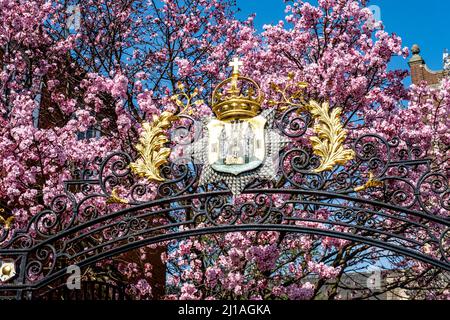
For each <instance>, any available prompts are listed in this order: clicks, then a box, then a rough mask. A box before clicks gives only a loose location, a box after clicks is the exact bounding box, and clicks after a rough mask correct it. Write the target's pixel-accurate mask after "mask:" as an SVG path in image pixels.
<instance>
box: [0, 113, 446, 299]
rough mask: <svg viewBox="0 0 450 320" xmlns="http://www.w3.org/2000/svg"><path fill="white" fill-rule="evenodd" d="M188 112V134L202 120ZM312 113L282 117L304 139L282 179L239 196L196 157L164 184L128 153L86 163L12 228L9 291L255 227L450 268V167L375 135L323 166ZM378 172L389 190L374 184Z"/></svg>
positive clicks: (4, 236)
mask: <svg viewBox="0 0 450 320" xmlns="http://www.w3.org/2000/svg"><path fill="white" fill-rule="evenodd" d="M184 118H185V119H184V121H183V123H184V125H183V126H182V127H181V129H183V130H184V131H185V133H186V134H185V137H188V136H189V135H188V133H189V132H190V131H192V128H193V121H194V120H193V119H192V118H189V117H184ZM310 120H311V119H310V118H309V115H308V114H306V113H299V112H297V110H296V109H295V108H292V109H290V110H287V111H285V112H284V113H283V114H281V115H279V116H278V119H277V126H278V128H279V130H280V131H281V132H282V133H283V134H284V135H286V136H289V137H290V138H291V139H292V141H293V143H292V144H291V145H290V146H288V147H287V148H286V149H285V150H284V151H283V152H282V153H281V154H280V167H279V179H278V181H277V182H266V181H258V180H255V181H253V182H251V183H250V184H249V185H248V186H247V187H246V188H245V191H244V193H243V195H242V196H240V197H238V198H233V197H232V195H231V193H230V191H229V190H228V189H227V187H226V186H225V185H223V184H220V183H218V184H210V185H208V186H202V187H199V186H198V177H199V172H200V170H201V165H200V164H194V163H190V162H189V161H187V162H185V163H182V162H176V163H175V162H172V163H170V165H167V166H165V167H163V169H162V175H163V176H164V178H165V179H166V181H165V182H163V183H161V184H159V185H156V184H153V183H150V182H148V181H145V180H139V179H138V178H136V177H135V176H134V175H133V174H132V173H131V172H130V169H129V167H128V166H129V164H130V163H131V162H132V161H133V159H134V158H133V156H132V155H129V154H127V153H124V152H114V153H112V154H110V155H108V156H107V157H105V158H104V159H99V158H98V159H95V160H94V161H93V162H92V163H86V164H84V166H83V168H80V169H77V170H75V171H74V179H73V180H69V181H66V182H65V192H64V193H62V194H61V195H58V196H56V197H55V198H54V199H53V201H52V202H51V203H50V206H49V207H48V208H47V209H46V210H44V211H42V212H40V213H39V214H37V215H36V216H34V217H33V218H32V219H31V221H30V222H29V223H28V225H27V226H24V227H23V228H21V229H15V230H14V232H12V231H10V230H6V229H5V228H3V229H1V230H0V244H1V245H0V259H1V260H4V259H10V260H13V261H14V262H15V265H16V268H17V276H16V277H15V278H13V279H11V280H10V281H8V282H5V283H0V296H2V297H4V298H5V297H8V298H18V299H21V298H32V296H33V292H35V291H36V290H41V289H42V288H45V287H46V286H48V285H49V284H51V283H54V282H55V281H58V280H60V279H62V278H63V277H65V276H66V268H67V267H68V266H69V265H73V264H76V265H78V266H79V267H81V268H84V267H87V266H89V265H92V264H94V263H96V262H98V261H101V260H102V259H106V258H110V257H112V256H115V255H118V254H120V253H124V252H127V251H129V250H132V249H135V248H138V247H141V246H144V245H148V244H153V243H159V242H163V241H169V240H173V239H182V238H185V237H190V236H196V235H204V234H211V233H223V232H237V231H249V230H253V231H255V230H256V231H265V230H271V231H283V232H291V233H303V234H313V235H320V236H329V237H335V238H341V239H346V240H349V241H354V242H358V243H363V244H368V245H371V246H373V247H378V248H382V249H385V250H388V251H392V252H395V253H398V254H400V255H404V256H408V257H411V258H414V259H417V260H418V261H422V262H424V263H428V264H430V265H433V266H435V267H437V268H441V269H443V270H450V245H449V244H450V218H449V210H450V201H449V198H450V196H449V194H450V191H449V181H448V173H447V172H441V171H439V170H436V169H435V168H434V167H433V166H432V161H431V160H430V159H429V158H427V156H426V154H424V153H423V152H422V151H421V150H419V149H418V148H415V147H414V146H410V145H408V144H407V143H405V142H403V141H401V140H400V139H393V140H391V141H387V140H386V139H384V138H382V137H380V136H378V135H374V134H366V135H363V136H361V137H359V138H356V139H353V140H351V139H350V140H351V141H350V142H351V148H353V150H354V151H355V154H356V157H355V159H354V160H352V161H350V162H349V163H347V164H346V165H345V166H337V167H336V168H335V169H334V170H333V171H329V172H322V173H315V172H314V168H316V167H317V166H318V165H319V161H320V159H319V158H317V157H316V156H315V155H314V154H313V153H312V151H311V150H310V149H308V148H307V147H302V144H301V143H300V142H299V141H301V139H303V138H304V135H305V133H306V129H307V127H308V126H309V125H310ZM177 129H180V127H178V128H177ZM296 141H297V142H298V143H296ZM369 176H372V177H373V179H375V180H376V181H378V182H382V185H381V184H379V186H372V187H371V186H370V185H367V182H368V179H369ZM364 185H366V186H368V188H359V189H358V187H361V186H364ZM355 189H357V190H359V191H355ZM113 190H115V193H114V192H113ZM113 193H114V194H113ZM117 194H119V195H120V197H121V198H123V199H122V201H117V198H115V197H114V195H117ZM124 200H126V201H124ZM118 202H119V203H118ZM120 202H122V203H120ZM123 202H127V203H123ZM319 213H320V214H319Z"/></svg>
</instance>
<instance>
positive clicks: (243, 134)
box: [207, 116, 267, 176]
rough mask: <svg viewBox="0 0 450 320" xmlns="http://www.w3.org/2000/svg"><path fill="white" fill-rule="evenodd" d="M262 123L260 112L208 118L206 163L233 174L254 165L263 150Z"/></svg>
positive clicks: (261, 157) (252, 167)
mask: <svg viewBox="0 0 450 320" xmlns="http://www.w3.org/2000/svg"><path fill="white" fill-rule="evenodd" d="M266 123H267V120H266V119H265V118H263V117H262V116H257V117H254V118H251V119H246V120H234V121H220V120H217V119H214V120H212V121H210V122H209V123H208V125H207V129H208V133H209V135H208V136H209V139H208V153H207V154H208V164H209V165H210V166H211V167H212V168H213V169H214V170H215V171H217V172H223V173H229V174H233V175H236V176H237V175H239V174H240V173H243V172H247V171H251V170H254V169H256V168H258V167H259V166H260V165H261V164H262V163H263V161H264V158H265V154H266V148H265V138H264V127H265V125H266Z"/></svg>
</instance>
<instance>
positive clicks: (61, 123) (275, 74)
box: [0, 0, 450, 299]
mask: <svg viewBox="0 0 450 320" xmlns="http://www.w3.org/2000/svg"><path fill="white" fill-rule="evenodd" d="M365 6H366V2H365V1H362V0H360V1H356V0H319V2H318V5H317V6H313V5H311V4H310V3H308V2H303V1H289V4H288V5H287V7H286V17H285V19H284V20H283V21H280V22H279V23H278V24H276V25H267V26H265V27H264V31H263V32H262V33H260V34H259V33H258V32H257V31H256V30H255V28H254V27H253V23H252V22H253V17H249V18H248V19H247V20H245V21H239V20H237V19H235V17H234V14H235V7H234V4H233V2H232V1H229V0H213V1H205V0H184V1H170V0H162V1H143V0H121V1H112V0H89V1H75V0H72V1H44V0H34V1H20V0H14V1H8V0H3V1H2V0H0V9H1V10H0V19H1V20H2V21H3V23H2V25H1V26H0V67H1V71H0V113H1V114H2V116H1V117H0V154H1V155H2V156H1V157H0V206H1V207H2V208H4V209H5V210H6V211H7V212H8V214H10V215H14V217H15V225H14V227H17V228H18V227H20V226H24V225H25V224H26V223H27V222H28V221H29V220H30V219H31V217H33V216H34V215H35V214H37V213H38V212H39V211H41V210H42V209H44V208H45V206H46V205H48V203H49V201H50V200H51V199H52V197H54V196H55V195H57V194H58V193H60V192H62V191H63V190H62V188H63V181H64V180H67V179H69V178H70V177H71V175H72V174H73V170H72V169H73V168H74V167H77V166H80V165H82V164H83V163H84V162H85V161H86V160H89V159H93V158H95V157H97V156H100V157H101V156H105V155H106V154H108V153H109V152H111V151H113V150H123V151H126V152H131V153H132V152H134V151H135V150H134V145H135V144H136V141H137V139H138V135H139V133H140V130H141V128H140V127H141V123H142V122H143V121H146V120H151V118H152V116H153V115H155V114H156V115H157V114H160V112H161V110H163V109H164V110H172V109H173V108H174V107H175V106H174V103H173V101H172V100H171V99H170V96H172V94H174V93H176V91H177V87H179V83H182V84H183V86H184V88H185V89H186V91H190V92H192V91H194V89H197V90H198V92H199V95H200V97H201V98H203V99H204V101H209V99H210V95H211V91H212V90H211V89H212V88H213V86H214V85H215V84H217V83H218V82H219V81H220V80H222V79H225V78H226V77H227V74H228V73H227V64H228V61H229V60H230V59H231V57H232V56H234V55H239V56H241V57H242V59H243V62H244V66H243V70H242V72H243V73H244V74H246V75H248V76H251V77H253V78H254V79H256V80H257V81H258V82H259V83H261V87H262V89H263V91H264V93H265V96H266V101H265V103H264V107H272V106H271V105H270V104H269V103H268V102H269V101H270V100H272V99H276V97H277V92H276V90H274V86H273V84H276V85H279V86H283V85H284V84H286V82H287V81H288V79H291V80H293V81H296V82H300V81H303V82H306V83H308V87H307V88H306V89H305V99H307V100H308V99H316V100H321V101H329V102H330V106H331V107H332V108H334V107H338V106H339V107H342V108H343V117H344V123H345V127H346V128H347V130H349V132H350V137H355V136H356V135H359V134H361V133H366V132H374V131H375V132H377V133H380V134H382V135H384V136H385V137H386V138H388V139H389V138H392V137H394V136H400V138H402V139H405V140H407V141H409V142H411V143H417V144H419V145H420V146H421V147H422V148H423V149H424V150H428V152H429V153H430V154H431V155H432V156H433V159H434V162H435V165H436V166H440V167H441V168H444V169H448V145H449V139H450V132H449V129H448V128H449V123H448V121H449V120H448V117H446V115H447V114H448V113H449V111H450V110H449V109H450V100H449V92H450V91H449V82H448V81H443V83H442V86H441V87H440V88H438V89H433V88H429V87H427V86H425V85H423V86H417V87H415V86H413V87H412V88H405V86H404V85H403V80H404V79H405V77H406V76H407V72H406V71H404V70H391V69H389V68H388V65H389V62H390V61H391V59H392V57H393V56H403V57H405V58H406V57H407V56H408V50H407V49H406V48H403V47H402V44H401V39H400V37H398V36H397V35H395V34H389V33H388V32H387V31H385V30H384V27H383V25H382V24H381V23H379V22H377V23H373V19H372V14H371V12H370V10H369V9H367V8H366V7H365ZM70 8H72V9H70ZM74 8H76V10H73V9H74ZM74 14H75V15H74ZM288 75H290V77H288ZM289 81H290V80H289ZM405 101H407V105H406V106H404V105H403V104H404V103H405ZM210 113H211V111H210V109H209V108H208V106H207V104H206V103H204V104H202V105H198V106H197V108H196V109H195V110H194V112H193V117H196V118H199V119H200V118H201V117H203V116H204V115H207V114H210ZM88 133H90V134H91V135H89V134H88ZM307 136H308V135H306V137H307ZM298 143H307V142H306V140H305V141H303V140H302V141H299V142H298ZM284 200H286V199H283V198H280V197H276V196H274V201H279V202H283V201H284ZM316 214H317V215H318V216H321V217H323V219H326V217H327V216H328V215H329V214H330V212H328V211H326V210H323V211H320V212H316ZM155 251H156V252H157V253H158V255H159V254H160V253H161V252H163V253H162V257H161V258H162V260H163V262H164V263H165V265H166V270H165V271H166V274H167V283H166V288H165V296H164V297H165V298H167V299H220V298H222V299H240V298H247V299H319V298H326V299H337V298H339V290H341V289H342V288H343V285H342V281H341V280H342V279H343V276H344V275H345V274H346V272H349V271H352V272H358V271H363V270H365V269H366V268H367V265H370V264H373V261H379V260H383V259H384V260H389V264H386V265H389V266H391V267H385V268H386V269H390V268H391V269H392V268H393V267H392V266H396V267H397V268H395V270H399V271H398V272H399V273H400V275H399V276H397V277H395V279H394V280H393V281H392V282H391V284H390V286H389V288H388V289H386V290H393V289H396V288H399V287H403V288H408V286H409V288H410V289H414V290H415V291H414V292H416V295H417V298H448V297H449V294H450V291H449V288H448V285H446V284H445V283H444V284H442V283H441V278H442V273H441V272H439V271H436V269H434V268H431V267H429V266H427V265H424V264H422V263H418V262H414V261H410V259H406V258H403V257H398V256H395V255H393V254H391V253H386V252H385V251H383V250H378V249H373V248H370V247H369V246H367V245H360V244H355V243H350V242H348V241H345V240H339V239H334V238H327V237H319V236H311V235H294V234H282V233H279V232H246V233H230V234H226V235H209V236H202V237H198V238H189V239H186V240H183V241H179V242H171V243H166V244H162V245H161V246H159V247H157V246H149V247H144V248H141V249H139V250H136V252H133V253H131V254H128V255H125V256H121V257H118V259H112V260H111V261H105V262H104V263H102V264H100V266H99V267H100V269H101V268H105V266H108V268H109V269H111V270H113V271H112V274H115V275H117V278H114V277H113V278H114V279H118V280H117V281H122V282H125V283H127V285H128V289H127V290H128V293H129V294H131V295H132V296H133V297H135V298H137V299H148V298H154V297H155V295H154V288H152V286H153V282H152V280H151V279H152V277H153V276H154V270H153V269H154V266H152V263H150V262H149V261H154V259H153V260H151V259H147V258H148V257H149V255H151V254H152V252H155ZM411 264H413V268H410V269H408V270H407V271H402V270H405V268H404V266H405V265H411ZM109 269H108V270H109ZM98 272H99V273H100V272H101V271H98ZM109 274H111V273H109ZM118 275H120V277H119V276H118ZM419 275H420V276H421V277H420V279H422V280H421V281H423V283H419V282H418V281H416V280H417V279H418V276H419ZM110 278H111V277H110ZM119 278H120V279H119ZM347 289H350V290H354V292H355V294H357V295H358V296H360V297H365V298H368V297H371V296H374V295H376V294H377V293H375V292H372V291H371V290H367V288H358V287H350V288H347Z"/></svg>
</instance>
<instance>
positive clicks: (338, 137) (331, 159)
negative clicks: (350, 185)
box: [308, 100, 355, 173]
mask: <svg viewBox="0 0 450 320" xmlns="http://www.w3.org/2000/svg"><path fill="white" fill-rule="evenodd" d="M308 109H309V111H310V112H311V115H312V116H313V117H314V119H315V120H316V123H315V125H314V133H315V134H316V135H315V136H313V137H311V138H310V141H311V143H312V148H313V152H314V154H315V155H317V156H319V157H320V158H321V161H320V165H319V167H318V168H316V169H315V170H314V172H316V173H320V172H323V171H329V170H332V169H333V168H334V166H336V165H345V164H346V163H347V162H348V161H350V160H352V159H353V158H354V157H355V152H354V151H353V150H351V149H346V148H345V147H344V141H345V139H346V138H347V131H346V130H345V129H344V127H343V126H342V123H341V119H340V116H341V113H342V109H341V108H334V109H333V110H331V111H330V105H329V104H328V103H327V102H324V103H322V104H320V103H318V102H316V101H314V100H311V101H310V102H309V105H308Z"/></svg>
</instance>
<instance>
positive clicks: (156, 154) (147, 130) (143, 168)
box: [130, 111, 178, 182]
mask: <svg viewBox="0 0 450 320" xmlns="http://www.w3.org/2000/svg"><path fill="white" fill-rule="evenodd" d="M177 119H178V116H176V115H174V114H173V113H171V112H167V111H164V112H163V113H161V115H160V116H154V117H153V121H152V122H151V123H148V122H144V123H143V124H142V134H141V136H140V138H139V142H138V144H136V146H135V147H136V150H137V152H138V154H139V158H138V159H137V160H136V162H133V163H131V164H130V168H131V171H133V173H134V174H136V175H137V176H139V177H141V178H147V179H149V180H152V181H157V182H162V181H164V178H163V177H161V174H160V171H159V169H160V168H161V166H163V165H165V164H167V163H168V158H169V156H170V148H167V147H166V146H165V145H166V143H167V142H169V138H168V137H167V135H166V132H165V130H167V129H169V128H170V127H171V126H172V122H173V121H175V120H177Z"/></svg>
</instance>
